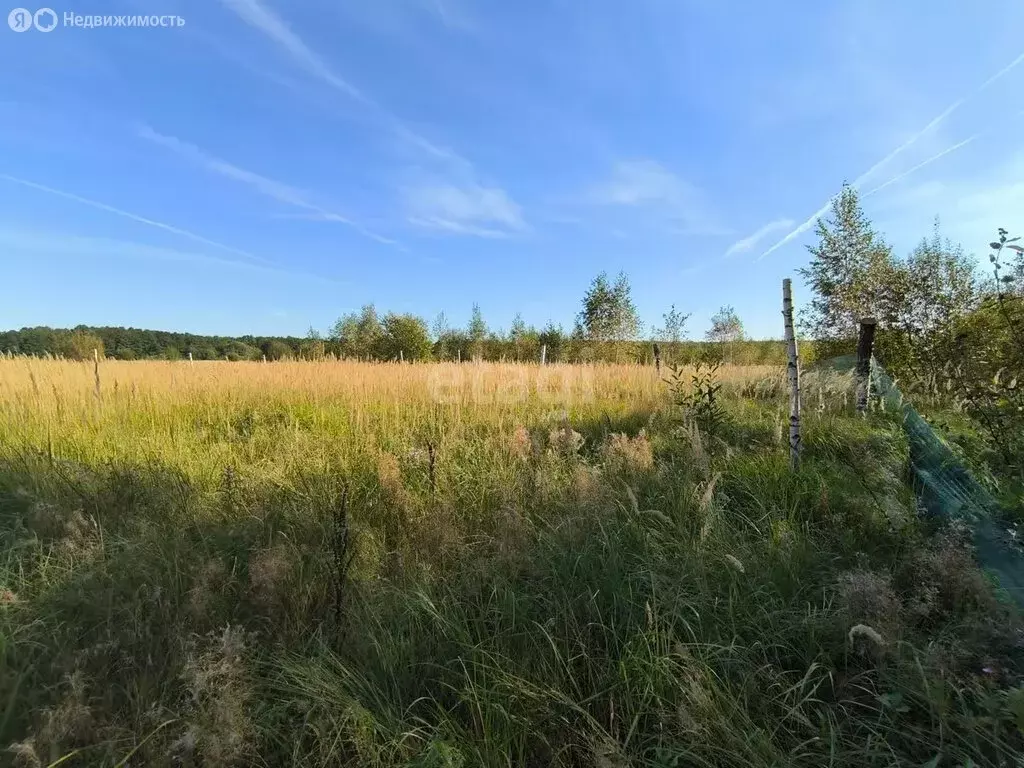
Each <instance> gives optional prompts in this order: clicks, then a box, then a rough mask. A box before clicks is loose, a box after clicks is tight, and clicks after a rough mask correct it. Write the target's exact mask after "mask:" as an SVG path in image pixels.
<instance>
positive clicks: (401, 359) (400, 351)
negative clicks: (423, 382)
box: [398, 349, 405, 363]
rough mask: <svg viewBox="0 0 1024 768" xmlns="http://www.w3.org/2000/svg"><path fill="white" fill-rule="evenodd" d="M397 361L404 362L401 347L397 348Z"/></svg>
mask: <svg viewBox="0 0 1024 768" xmlns="http://www.w3.org/2000/svg"><path fill="white" fill-rule="evenodd" d="M398 362H400V363H404V362H405V352H403V351H402V350H401V349H400V350H398Z"/></svg>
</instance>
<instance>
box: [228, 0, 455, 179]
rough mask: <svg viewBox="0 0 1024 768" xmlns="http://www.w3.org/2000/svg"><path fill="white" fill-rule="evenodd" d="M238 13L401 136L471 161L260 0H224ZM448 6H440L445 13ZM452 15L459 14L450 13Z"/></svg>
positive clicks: (449, 157) (438, 153)
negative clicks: (345, 72)
mask: <svg viewBox="0 0 1024 768" xmlns="http://www.w3.org/2000/svg"><path fill="white" fill-rule="evenodd" d="M221 2H222V3H223V4H224V5H225V6H227V7H228V8H229V9H231V10H232V11H234V12H235V13H236V14H237V15H238V17H239V18H240V19H241V20H242V21H244V22H245V23H247V24H249V25H250V26H251V27H253V28H255V29H257V30H259V31H260V32H262V33H263V34H264V35H266V36H267V37H268V38H270V40H272V41H273V42H274V43H275V44H277V45H278V46H279V47H280V48H282V49H283V50H284V51H285V52H286V53H287V54H288V55H289V56H290V57H291V58H292V59H294V60H295V62H296V63H297V64H298V65H299V66H300V67H302V68H303V69H304V70H305V71H306V72H308V73H309V74H310V75H312V76H313V77H316V78H317V79H319V80H321V81H322V82H324V83H326V84H328V85H330V86H332V87H333V88H336V89H337V90H339V91H341V92H342V93H345V94H347V95H348V96H351V97H352V98H353V99H355V100H356V101H358V102H359V103H361V104H362V105H363V106H365V107H367V108H368V109H369V110H370V111H371V112H372V113H373V115H374V116H375V117H376V118H377V119H378V120H380V121H381V122H383V123H384V124H385V125H386V126H387V127H388V128H389V129H391V131H392V132H393V133H394V134H395V135H396V136H397V137H399V138H400V139H402V140H404V141H406V142H407V143H409V144H411V145H412V146H414V147H416V148H417V149H419V150H421V151H423V152H425V153H426V154H428V155H430V156H432V157H434V158H436V159H441V160H446V161H450V162H455V163H459V164H465V163H466V162H467V161H466V160H465V159H464V158H462V157H461V156H459V155H458V153H456V152H455V151H453V150H452V149H449V148H447V147H441V146H439V145H438V144H437V143H435V142H432V141H430V140H429V139H427V138H425V137H424V136H422V135H420V134H419V133H418V132H416V131H414V130H413V129H412V128H410V127H409V126H408V125H406V123H405V122H404V121H402V120H401V119H400V118H399V117H398V116H397V115H395V114H394V113H392V112H390V111H389V110H388V109H386V108H385V107H384V106H383V105H381V104H379V103H378V102H377V101H375V100H374V99H372V98H371V97H370V96H368V95H367V94H366V93H364V92H363V91H362V90H360V89H359V88H357V87H356V86H355V85H353V84H352V83H350V82H349V81H348V80H346V79H345V78H344V77H341V76H340V75H338V74H337V73H336V72H335V71H334V70H332V69H331V67H330V66H328V64H327V63H326V62H325V61H324V59H323V58H321V57H320V56H319V55H318V54H317V53H316V52H314V51H313V50H312V49H311V48H310V47H309V46H308V45H306V43H305V42H304V41H303V40H302V38H300V37H299V36H298V35H297V34H296V33H295V32H293V31H292V30H291V28H290V27H289V26H288V24H287V23H286V22H285V21H284V20H283V19H281V18H280V17H279V16H278V15H277V14H275V13H274V12H273V11H272V10H271V9H270V8H269V7H268V6H267V5H265V4H264V3H262V2H260V0H221ZM444 7H445V6H436V7H435V10H436V11H437V12H438V13H441V12H442V10H441V9H443V8H444ZM449 18H450V19H453V18H455V17H454V16H452V15H449Z"/></svg>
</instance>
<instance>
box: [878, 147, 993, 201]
mask: <svg viewBox="0 0 1024 768" xmlns="http://www.w3.org/2000/svg"><path fill="white" fill-rule="evenodd" d="M981 135H982V134H981V133H976V134H974V135H973V136H968V137H967V138H966V139H964V140H963V141H958V142H957V143H956V144H953V145H952V146H949V147H946V148H945V149H944V150H942V151H941V152H937V153H935V154H934V155H932V156H931V157H929V158H928V159H927V160H922V161H921V162H920V163H918V164H917V165H915V166H912V167H910V168H908V169H907V170H905V171H903V172H902V173H898V174H896V175H895V176H893V177H892V178H890V179H889V180H887V181H883V182H882V183H881V184H879V185H878V186H877V187H875V188H874V189H871V190H869V191H867V192H865V193H864V197H871V195H873V194H875V193H876V192H881V191H882V190H883V189H885V188H886V187H888V186H890V185H892V184H895V183H896V182H898V181H902V180H903V179H905V178H906V177H907V176H909V175H910V174H912V173H916V172H917V171H919V170H921V169H922V168H924V167H925V166H926V165H931V164H932V163H934V162H935V161H936V160H938V159H940V158H942V157H945V156H946V155H948V154H950V153H951V152H956V151H957V150H958V149H960V148H961V147H965V146H967V145H968V144H970V143H971V142H972V141H974V140H975V139H977V138H978V137H979V136H981Z"/></svg>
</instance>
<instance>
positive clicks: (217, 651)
mask: <svg viewBox="0 0 1024 768" xmlns="http://www.w3.org/2000/svg"><path fill="white" fill-rule="evenodd" d="M250 639H251V638H250V636H249V635H247V634H246V632H245V631H244V629H243V628H242V627H240V626H233V625H230V624H229V625H227V626H226V627H225V628H224V629H223V630H222V631H221V632H220V633H219V634H217V633H213V632H211V633H209V634H208V635H206V637H205V638H204V642H203V645H204V647H203V648H202V649H199V648H198V647H197V644H196V643H195V641H192V642H190V643H189V644H188V647H187V651H188V658H187V660H186V663H185V666H184V670H183V673H182V677H183V679H184V682H185V684H186V686H187V688H188V690H189V692H190V693H191V695H192V703H193V711H192V713H191V715H192V716H191V717H190V718H189V720H190V721H191V726H190V728H191V729H193V735H192V737H191V743H192V744H194V745H195V748H196V750H197V752H198V753H199V755H201V757H202V758H203V764H204V765H223V766H227V765H244V764H246V759H247V758H249V757H251V756H252V742H253V739H254V736H255V728H254V726H253V723H252V721H251V720H250V718H249V712H248V710H249V704H250V702H251V701H252V698H253V694H252V690H251V687H250V684H249V680H248V675H247V671H246V668H245V663H244V653H245V649H246V645H247V643H248V642H249V641H250ZM187 734H188V732H186V735H187ZM182 746H187V742H186V743H183V744H182Z"/></svg>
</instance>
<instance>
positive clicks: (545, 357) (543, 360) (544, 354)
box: [540, 344, 548, 365]
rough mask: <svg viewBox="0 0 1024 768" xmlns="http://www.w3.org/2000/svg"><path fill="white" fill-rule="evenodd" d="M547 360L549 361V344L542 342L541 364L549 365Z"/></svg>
mask: <svg viewBox="0 0 1024 768" xmlns="http://www.w3.org/2000/svg"><path fill="white" fill-rule="evenodd" d="M547 362H548V345H547V344H541V345H540V364H541V365H547Z"/></svg>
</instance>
